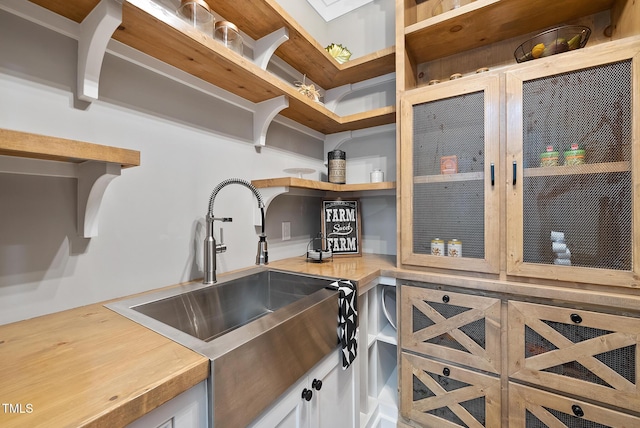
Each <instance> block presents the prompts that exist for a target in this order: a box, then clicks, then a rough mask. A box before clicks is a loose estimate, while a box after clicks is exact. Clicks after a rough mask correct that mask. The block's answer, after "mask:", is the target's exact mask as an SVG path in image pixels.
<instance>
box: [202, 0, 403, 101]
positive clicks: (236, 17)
mask: <svg viewBox="0 0 640 428" xmlns="http://www.w3.org/2000/svg"><path fill="white" fill-rule="evenodd" d="M207 3H209V5H210V6H211V8H212V9H213V10H215V11H216V12H218V13H219V14H220V15H221V16H223V17H224V18H225V19H226V20H228V21H231V22H233V23H234V24H236V25H237V26H238V28H239V29H240V30H241V31H243V32H244V33H246V34H247V35H248V36H249V37H251V38H252V39H254V40H258V39H260V38H262V37H264V36H266V35H267V34H271V33H272V32H274V31H276V30H278V29H279V28H282V27H285V28H287V29H288V30H289V41H288V42H286V43H284V44H283V45H281V46H280V48H278V50H277V51H276V55H277V56H279V57H280V58H282V59H283V60H284V61H285V62H287V63H288V64H289V65H291V66H292V67H293V68H295V69H296V70H298V71H300V72H301V73H304V74H306V75H307V77H308V78H309V79H311V80H312V81H314V82H315V83H316V84H318V85H319V86H320V87H322V88H324V89H330V88H335V87H337V86H342V85H345V84H347V83H355V82H359V81H362V80H367V79H371V78H373V77H377V76H382V75H384V74H388V73H392V72H394V71H395V48H394V47H390V48H386V49H382V50H380V51H378V52H374V53H372V54H369V55H365V56H363V57H360V58H354V59H351V60H349V61H347V62H346V63H344V64H339V63H338V62H337V61H336V60H335V59H333V58H332V57H331V55H329V54H328V53H327V51H325V50H324V46H321V45H320V44H318V42H317V41H316V40H315V39H314V38H313V37H311V35H310V34H309V33H308V32H307V31H306V30H305V29H304V28H302V27H301V26H300V25H299V24H298V23H297V22H296V21H295V20H294V19H293V18H292V17H291V16H290V15H289V14H288V13H287V12H286V11H285V10H284V9H283V8H282V6H280V5H279V4H278V3H277V2H276V1H275V0H243V1H242V2H238V1H237V0H222V1H220V0H208V1H207ZM239 5H241V6H239Z"/></svg>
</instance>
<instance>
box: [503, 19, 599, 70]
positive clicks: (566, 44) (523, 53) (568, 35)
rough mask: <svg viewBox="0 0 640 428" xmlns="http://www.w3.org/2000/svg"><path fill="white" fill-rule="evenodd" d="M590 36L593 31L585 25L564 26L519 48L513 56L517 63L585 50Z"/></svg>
mask: <svg viewBox="0 0 640 428" xmlns="http://www.w3.org/2000/svg"><path fill="white" fill-rule="evenodd" d="M590 35H591V29H590V28H589V27H585V26H583V25H564V26H562V27H557V28H552V29H550V30H547V31H544V32H542V33H540V34H538V35H537V36H535V37H532V38H530V39H529V40H527V41H526V42H524V43H523V44H521V45H520V46H518V48H517V49H516V51H515V52H514V53H513V55H514V56H515V57H516V61H517V62H525V61H530V60H532V59H538V58H544V57H547V56H551V55H555V54H559V53H562V52H567V51H573V50H576V49H580V48H583V47H584V45H586V44H587V40H589V36H590Z"/></svg>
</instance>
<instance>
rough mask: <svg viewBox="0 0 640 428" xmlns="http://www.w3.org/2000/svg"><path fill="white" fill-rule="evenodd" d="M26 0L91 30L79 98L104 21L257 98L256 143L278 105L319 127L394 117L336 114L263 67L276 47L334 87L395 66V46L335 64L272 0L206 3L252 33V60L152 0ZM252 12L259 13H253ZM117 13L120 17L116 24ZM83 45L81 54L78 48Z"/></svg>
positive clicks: (348, 126) (88, 95)
mask: <svg viewBox="0 0 640 428" xmlns="http://www.w3.org/2000/svg"><path fill="white" fill-rule="evenodd" d="M31 1H32V2H33V3H35V4H38V5H40V6H42V7H44V8H46V9H48V10H50V11H52V12H55V13H57V14H59V15H62V16H64V17H66V18H69V19H71V20H73V21H75V22H78V23H80V25H81V27H82V31H83V32H84V31H85V28H87V32H88V33H90V34H91V35H87V36H84V37H85V41H82V39H81V43H79V59H80V60H81V61H82V62H81V63H79V65H78V69H79V77H78V79H79V96H78V98H80V99H86V100H91V99H95V98H96V97H97V84H98V77H99V75H96V70H99V66H100V64H101V58H102V56H103V55H104V49H106V42H108V40H109V39H108V38H107V35H108V33H109V29H110V28H113V29H115V31H114V32H113V34H112V35H111V36H110V37H111V38H113V39H115V40H117V41H119V42H121V43H123V44H125V45H127V46H129V47H132V48H134V49H136V50H139V51H140V52H143V53H145V54H147V55H149V56H151V57H154V58H156V59H158V60H160V61H162V62H164V63H166V64H169V65H171V66H174V67H176V68H178V69H180V70H182V71H184V72H186V73H189V74H190V75H192V76H195V77H197V78H199V79H202V80H203V81H205V82H208V83H211V84H213V85H215V86H217V87H219V88H221V89H224V90H225V91H228V92H230V93H232V94H234V95H237V96H240V97H242V98H244V99H246V100H248V101H251V102H253V103H255V104H256V105H257V113H258V114H257V116H258V118H257V120H256V123H255V124H254V130H255V132H257V133H258V134H257V135H255V136H254V139H255V141H254V143H255V144H256V146H261V145H264V129H265V126H268V124H269V123H270V120H271V119H272V118H273V116H275V115H276V114H278V113H279V114H281V115H282V116H284V117H286V118H289V119H291V120H293V121H294V122H297V123H299V124H301V125H304V126H306V127H308V128H311V129H313V130H316V131H318V132H321V133H323V134H325V135H326V134H333V133H337V132H345V131H353V130H358V129H365V128H370V127H375V126H380V125H385V124H390V123H395V120H396V114H395V106H386V107H381V108H377V109H373V110H369V111H364V112H361V113H356V114H351V115H347V116H339V115H337V114H335V113H334V112H332V111H331V110H330V109H329V108H327V107H326V106H325V105H323V104H321V103H318V102H315V101H313V100H311V99H309V98H307V97H306V96H304V95H303V94H301V93H300V92H299V91H298V90H297V88H296V87H295V86H294V85H293V83H289V82H285V81H284V80H282V79H280V78H279V77H277V76H275V75H273V74H272V73H270V72H269V71H267V70H266V69H265V68H266V65H265V64H266V59H265V58H266V57H268V56H269V55H271V54H272V53H273V52H275V54H276V55H280V56H281V58H283V59H284V60H285V61H286V62H288V63H289V64H290V65H291V66H293V67H294V68H296V69H297V70H298V71H300V72H302V73H306V75H307V76H308V77H309V78H310V79H311V80H313V81H315V82H316V83H317V84H318V85H319V86H321V87H327V88H332V87H336V86H341V85H344V84H347V83H350V82H349V80H351V81H362V80H366V79H371V78H374V77H377V76H382V75H385V74H388V73H390V72H393V69H394V67H395V61H394V59H395V49H394V48H388V49H384V50H382V51H379V52H374V53H373V54H370V55H367V56H366V57H362V58H360V59H354V60H353V61H349V62H348V63H346V64H338V63H337V62H336V61H335V60H334V59H333V58H331V57H330V56H329V55H328V53H327V52H326V51H325V50H324V49H323V48H322V47H321V46H319V45H318V44H317V42H315V41H314V40H313V39H312V38H311V37H310V36H309V35H308V34H307V33H306V32H304V30H303V29H302V27H300V26H299V25H298V24H297V23H296V22H295V21H294V20H293V19H292V18H291V17H289V16H288V15H287V14H286V13H285V12H284V10H282V9H281V8H280V7H279V6H278V5H277V3H275V2H274V1H271V0H249V1H248V3H250V5H245V4H244V3H243V5H242V7H239V6H238V4H237V2H235V1H231V0H227V1H216V2H215V3H214V4H212V6H213V9H214V10H215V11H216V12H217V13H220V14H221V15H222V16H225V18H226V19H228V20H230V21H232V22H234V23H235V24H236V25H238V27H239V28H240V30H242V31H243V32H245V34H247V35H248V36H250V37H252V38H255V40H257V45H258V46H261V47H260V50H261V51H262V52H263V53H264V55H259V57H260V58H259V59H256V61H252V60H250V59H249V58H246V57H244V56H242V55H239V54H237V53H235V52H233V51H231V50H230V49H227V48H226V47H225V46H223V45H222V44H221V43H219V42H217V41H216V40H214V39H213V38H210V37H207V36H205V35H204V34H203V33H201V32H199V31H198V30H196V29H194V28H193V27H192V26H190V25H189V24H188V23H186V22H184V21H183V20H181V19H180V18H179V17H178V16H177V15H176V14H175V13H174V12H172V11H170V10H168V9H166V8H164V7H162V6H161V5H159V4H158V3H155V2H154V1H153V0H122V4H121V9H120V10H119V11H117V13H113V12H112V9H115V8H118V7H120V2H118V1H116V0H102V1H99V0H73V1H60V0H31ZM109 4H111V5H110V6H109ZM108 6H109V7H108ZM253 14H259V16H258V17H257V18H255V19H251V18H250V15H251V16H253ZM96 15H97V17H98V18H99V19H96ZM117 20H120V21H121V22H120V23H117V24H114V23H115V22H116V21H117ZM265 23H268V25H264V24H265ZM258 27H259V28H258ZM267 28H268V29H267ZM91 31H93V33H91ZM261 41H262V43H261ZM91 45H95V46H99V47H100V49H101V53H100V54H96V53H95V52H94V51H93V50H92V49H87V48H85V47H86V46H91ZM102 46H105V48H104V49H103V48H102ZM300 49H302V51H300ZM85 51H86V53H87V54H86V55H84V54H83V52H85ZM98 51H99V52H100V50H98ZM296 52H297V53H296ZM85 70H86V71H85ZM314 73H315V74H314ZM340 76H347V77H346V78H345V77H340ZM323 85H325V86H323ZM83 88H85V89H83ZM85 91H86V92H85ZM263 103H264V104H263Z"/></svg>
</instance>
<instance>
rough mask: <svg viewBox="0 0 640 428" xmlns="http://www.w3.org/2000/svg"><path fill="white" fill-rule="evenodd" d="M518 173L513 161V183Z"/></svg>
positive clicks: (514, 183) (516, 165)
mask: <svg viewBox="0 0 640 428" xmlns="http://www.w3.org/2000/svg"><path fill="white" fill-rule="evenodd" d="M517 175H518V164H517V163H516V161H513V185H514V186H515V185H516V176H517Z"/></svg>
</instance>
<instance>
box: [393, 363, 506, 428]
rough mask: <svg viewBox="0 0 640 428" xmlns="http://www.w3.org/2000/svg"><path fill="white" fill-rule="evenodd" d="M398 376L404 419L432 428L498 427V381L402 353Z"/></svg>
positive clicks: (491, 377) (497, 379) (490, 377)
mask: <svg viewBox="0 0 640 428" xmlns="http://www.w3.org/2000/svg"><path fill="white" fill-rule="evenodd" d="M401 376H402V379H401V383H402V385H403V388H402V389H401V394H402V396H401V408H402V409H401V410H402V413H403V415H404V416H405V417H407V418H409V419H412V420H414V421H416V422H419V423H422V424H425V426H433V427H436V426H437V427H469V428H480V427H496V428H497V427H499V426H500V379H499V378H497V377H493V376H488V375H483V374H480V373H476V372H473V371H471V370H467V369H464V368H460V367H454V366H450V365H446V364H444V363H440V362H437V361H433V360H429V359H427V358H422V357H419V356H416V355H412V354H408V353H406V352H403V353H402V361H401ZM404 385H407V387H404Z"/></svg>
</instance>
